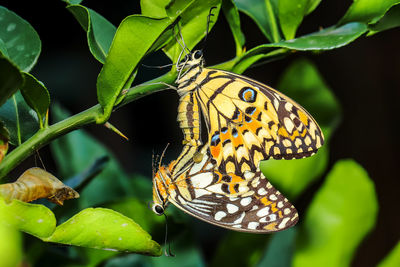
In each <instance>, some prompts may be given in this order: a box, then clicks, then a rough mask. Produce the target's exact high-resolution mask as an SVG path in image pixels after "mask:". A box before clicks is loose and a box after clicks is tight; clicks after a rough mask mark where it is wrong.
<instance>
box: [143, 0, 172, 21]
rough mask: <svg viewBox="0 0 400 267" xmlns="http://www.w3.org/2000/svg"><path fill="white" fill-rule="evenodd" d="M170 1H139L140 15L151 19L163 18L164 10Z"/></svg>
mask: <svg viewBox="0 0 400 267" xmlns="http://www.w3.org/2000/svg"><path fill="white" fill-rule="evenodd" d="M170 2H171V0H140V9H141V10H142V15H143V16H146V17H151V18H165V17H167V16H168V15H167V11H166V10H165V8H166V7H167V6H168V4H169V3H170Z"/></svg>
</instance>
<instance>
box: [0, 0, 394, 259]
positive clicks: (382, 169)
mask: <svg viewBox="0 0 400 267" xmlns="http://www.w3.org/2000/svg"><path fill="white" fill-rule="evenodd" d="M138 2H139V1H123V0H114V1H112V2H108V1H106V2H100V1H94V0H92V1H84V3H83V4H84V5H85V6H87V7H90V8H92V9H94V10H95V11H97V12H99V13H100V14H102V15H103V16H104V17H106V18H107V19H108V20H109V21H111V22H112V23H113V24H114V25H116V26H118V24H119V23H120V21H121V20H122V19H123V18H124V17H126V16H127V15H130V14H133V13H139V10H140V9H139V3H138ZM38 3H40V4H38ZM106 3H108V4H106ZM0 4H1V5H3V6H5V7H7V8H9V9H10V10H12V11H14V12H16V13H17V14H18V15H19V16H21V17H22V18H24V19H25V20H27V21H28V22H29V23H30V24H31V25H32V26H33V27H34V28H35V30H36V31H37V32H38V34H39V36H40V38H41V40H42V53H41V56H40V57H39V60H38V63H37V65H36V66H35V68H34V69H33V71H32V73H33V74H34V75H35V76H36V77H37V78H38V79H39V80H41V81H42V82H44V83H45V85H46V86H47V88H48V89H49V91H50V94H51V99H52V101H58V102H60V103H61V104H62V105H63V106H64V107H66V108H67V109H69V110H70V111H71V112H72V113H74V114H75V113H78V112H80V111H82V110H84V109H87V108H89V107H91V106H93V105H95V104H96V103H97V102H96V87H95V86H96V78H97V75H98V73H99V71H100V69H101V64H100V63H98V62H97V61H96V60H95V59H94V58H93V57H92V56H91V54H90V53H89V49H88V46H87V41H86V34H85V33H84V31H83V30H82V29H81V27H80V25H79V24H78V22H77V21H76V20H75V19H74V18H73V16H72V15H71V14H70V13H69V12H68V11H67V10H66V9H65V3H63V2H61V1H41V2H34V1H20V0H13V1H5V2H4V1H2V3H0ZM350 4H351V1H322V2H321V4H320V6H319V7H318V8H317V9H316V10H315V11H314V12H313V13H312V14H311V15H309V16H308V17H306V18H305V20H304V22H303V24H302V25H301V26H300V28H299V30H298V33H297V35H298V36H299V35H302V34H305V33H310V32H314V31H317V30H319V28H320V27H328V26H331V25H334V24H336V23H337V21H338V20H339V19H340V18H341V17H342V16H343V15H344V13H345V12H346V10H347V8H348V7H349V6H350ZM241 19H242V30H243V32H244V33H245V35H246V47H247V48H252V47H254V46H256V45H258V44H262V43H265V42H266V39H264V37H263V35H262V34H261V32H260V31H259V30H258V28H257V27H256V25H255V24H254V23H253V22H252V21H251V20H250V19H249V18H248V17H246V16H245V15H242V16H241ZM0 27H1V25H0ZM399 34H400V30H399V29H392V30H389V31H385V32H382V33H379V34H377V35H374V36H371V37H368V38H366V37H363V38H360V39H359V40H356V41H355V42H353V43H351V44H350V45H348V46H345V47H343V48H340V49H336V50H333V51H327V52H324V53H321V54H318V55H313V54H303V53H301V54H300V53H298V54H297V55H294V56H291V57H288V58H286V59H283V60H280V61H276V62H272V63H269V64H267V65H263V66H259V67H256V68H252V69H249V70H248V71H246V72H245V75H246V76H250V77H252V78H254V79H256V80H258V81H260V82H263V83H266V84H268V85H271V86H273V87H274V86H276V84H277V81H278V79H279V77H280V75H281V74H282V73H283V71H284V70H285V68H286V67H287V66H288V65H289V64H290V63H291V62H292V61H293V60H295V59H296V58H297V57H301V56H307V57H308V58H309V59H311V60H312V61H313V62H314V63H315V64H316V65H317V67H318V69H319V71H320V72H321V74H322V76H323V77H324V79H325V81H326V83H327V84H328V85H329V86H330V87H331V89H332V90H333V92H334V94H335V95H336V97H337V98H338V99H339V101H340V103H341V105H342V109H343V119H342V123H341V124H340V126H339V128H338V129H337V131H336V133H335V134H334V135H333V138H332V141H331V149H330V154H331V155H330V165H332V164H333V163H334V162H336V161H337V160H338V159H343V158H353V159H355V160H356V161H357V162H359V163H360V164H361V165H362V166H363V167H364V168H365V169H366V170H367V171H368V173H369V175H370V177H371V178H372V179H373V181H374V182H375V186H376V191H377V194H378V199H379V205H380V209H379V215H378V220H377V226H376V228H375V229H374V230H373V232H372V233H371V234H370V235H369V236H368V237H367V238H366V239H365V240H364V241H363V243H362V245H361V247H360V248H359V249H358V252H357V255H356V258H355V260H354V262H353V266H375V265H376V263H378V262H379V261H380V259H381V258H382V257H384V256H385V255H386V254H387V253H388V252H389V251H390V249H392V248H393V246H394V245H395V244H396V242H397V241H398V240H399V239H400V230H399V226H400V208H399V206H398V205H399V202H400V201H399V200H398V196H399V194H400V179H399V178H400V177H399V174H398V165H397V164H398V163H397V161H398V160H399V156H398V149H399V132H398V131H399V127H398V124H399V122H400V120H399V118H398V110H399V105H400V103H399V99H400V91H399V88H400V79H399V74H400V52H399V47H400V35H399ZM234 52H235V48H234V46H233V39H232V37H231V34H230V30H229V27H228V25H227V23H226V21H225V20H224V18H223V16H220V18H219V19H218V23H217V24H216V26H215V28H214V29H213V30H212V32H211V33H210V35H209V38H208V43H207V52H206V55H205V58H206V62H207V65H214V64H217V63H220V62H223V61H225V60H228V59H230V58H232V57H233V56H234ZM165 63H169V62H168V60H167V59H166V58H165V57H164V56H163V55H162V54H161V53H159V54H156V55H153V56H150V57H149V58H147V59H146V60H145V64H147V65H162V64H165ZM140 72H141V74H142V75H140V74H139V75H138V76H141V78H142V79H143V80H142V81H144V80H147V79H149V78H151V77H156V76H159V75H161V74H162V72H161V71H160V70H152V69H145V68H143V69H141V70H140ZM137 82H140V81H137ZM278 89H279V88H278ZM177 105H178V95H177V94H176V93H175V92H174V91H171V90H167V91H163V92H160V93H157V94H153V95H150V96H148V97H145V98H142V99H139V100H137V101H135V102H133V103H131V104H129V105H127V106H125V107H123V108H121V109H119V110H118V111H117V112H115V113H114V114H113V115H112V117H111V120H110V122H111V123H112V124H113V125H115V126H116V127H117V128H118V129H120V130H121V131H122V132H123V133H124V134H125V135H127V136H128V137H129V138H130V141H129V142H126V141H124V140H122V139H121V138H120V137H119V136H117V135H116V134H114V133H112V132H111V131H109V130H107V129H105V128H104V127H101V126H95V125H94V126H89V127H87V130H89V131H90V132H91V134H93V135H94V136H96V138H98V139H99V140H101V141H102V142H103V143H104V144H105V145H106V146H107V147H109V148H110V149H111V150H112V151H113V152H114V154H115V155H116V156H117V158H118V159H119V160H120V162H121V163H122V164H123V166H124V167H125V170H126V171H127V172H130V173H141V174H144V175H146V176H149V177H150V176H151V155H152V153H153V151H154V152H155V153H160V152H161V151H162V150H163V148H164V147H165V145H166V144H167V143H171V145H170V148H169V149H168V152H167V158H166V159H165V162H169V160H171V159H173V158H174V157H176V156H177V154H178V152H179V149H180V140H181V139H182V136H181V132H180V130H179V128H178V124H177V123H176V115H177V112H176V109H177ZM396 110H397V111H396ZM47 152H48V149H46V148H44V149H43V150H42V152H41V155H42V157H43V158H44V161H45V163H46V165H50V167H49V168H50V169H51V168H52V167H51V166H52V160H51V155H50V154H49V153H47ZM29 160H31V161H32V159H29ZM29 160H28V161H29ZM309 191H310V192H308V194H309V196H308V198H311V197H312V193H313V192H311V191H312V190H309ZM149 194H150V192H149ZM305 199H307V196H306V197H305ZM300 202H301V199H300ZM348 205H351V203H348ZM301 211H302V210H301V203H300V212H301ZM362 223H363V222H362V221H360V224H362Z"/></svg>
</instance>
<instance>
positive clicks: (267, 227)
mask: <svg viewBox="0 0 400 267" xmlns="http://www.w3.org/2000/svg"><path fill="white" fill-rule="evenodd" d="M277 224H278V223H276V222H273V223H270V224H267V225H266V226H264V229H265V230H271V231H273V230H276V225H277Z"/></svg>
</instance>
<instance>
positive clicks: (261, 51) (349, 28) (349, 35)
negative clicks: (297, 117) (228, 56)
mask: <svg viewBox="0 0 400 267" xmlns="http://www.w3.org/2000/svg"><path fill="white" fill-rule="evenodd" d="M366 31H367V25H365V24H363V23H356V22H353V23H349V24H346V25H343V26H341V27H338V28H335V27H330V28H327V29H324V30H321V31H319V32H315V33H311V34H309V35H304V36H302V37H299V38H296V39H292V40H287V41H282V42H278V43H272V44H263V45H259V46H256V47H254V48H253V49H251V50H249V51H247V52H246V53H245V54H243V55H242V57H241V58H240V60H238V61H237V62H236V65H235V67H234V68H233V71H234V72H238V73H241V72H243V71H244V70H246V69H247V68H248V67H249V66H250V65H252V64H254V63H255V62H257V61H261V60H265V61H267V62H268V60H272V59H274V58H277V57H279V56H282V54H284V53H285V52H286V53H287V50H283V49H291V50H299V51H310V50H315V51H319V50H331V49H336V48H339V47H342V46H345V45H347V44H349V43H351V42H352V41H354V40H355V39H357V38H358V37H360V36H361V35H362V34H363V33H365V32H366ZM274 48H282V49H275V50H274Z"/></svg>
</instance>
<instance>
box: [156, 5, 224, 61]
mask: <svg viewBox="0 0 400 267" xmlns="http://www.w3.org/2000/svg"><path fill="white" fill-rule="evenodd" d="M220 5H221V0H204V1H193V0H192V1H190V2H188V1H187V3H186V2H183V3H182V4H180V5H177V4H175V5H172V6H171V7H169V8H168V9H167V13H168V14H169V15H170V16H171V15H172V14H175V13H176V12H180V18H181V19H180V21H179V24H180V29H181V34H182V36H183V41H184V44H185V48H187V49H189V50H192V49H193V48H194V47H195V46H196V45H197V44H198V43H199V42H200V41H201V40H202V39H203V38H204V37H205V35H206V29H207V17H208V15H209V14H210V10H211V8H212V7H216V9H213V11H212V14H213V16H212V17H211V20H210V25H209V30H211V29H212V27H213V26H214V24H215V22H216V21H217V18H218V14H219V9H220ZM178 38H180V37H179V35H178ZM180 42H182V41H181V40H180ZM181 45H183V44H179V43H178V42H177V41H176V40H175V39H173V40H171V41H170V42H169V43H168V44H167V45H166V46H165V47H164V48H163V51H164V52H165V54H166V55H167V56H168V57H169V58H170V59H171V60H172V62H174V63H175V62H177V61H178V57H179V55H180V54H181V53H182V50H183V48H182V47H181Z"/></svg>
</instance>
